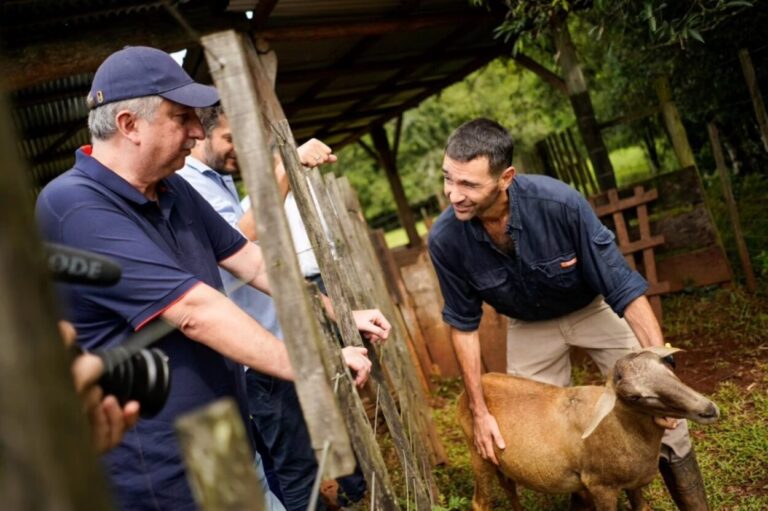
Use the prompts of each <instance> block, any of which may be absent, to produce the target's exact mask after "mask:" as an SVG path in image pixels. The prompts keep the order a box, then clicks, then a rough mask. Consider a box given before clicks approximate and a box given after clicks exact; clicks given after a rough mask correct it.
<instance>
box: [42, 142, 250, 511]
mask: <svg viewBox="0 0 768 511" xmlns="http://www.w3.org/2000/svg"><path fill="white" fill-rule="evenodd" d="M158 199H159V200H158V202H154V201H150V200H148V199H147V198H146V197H145V196H144V195H142V194H141V193H140V192H139V191H138V190H136V189H135V188H134V187H133V186H131V185H130V183H128V182H127V181H125V180H124V179H122V178H121V177H120V176H118V175H117V174H116V173H114V172H112V171H111V170H109V169H108V168H106V167H104V166H103V165H102V164H101V163H99V162H98V161H97V160H96V159H94V158H92V157H90V156H88V155H87V154H86V153H84V152H83V151H78V153H77V161H76V163H75V167H74V168H73V169H71V170H69V171H68V172H66V173H64V174H63V175H61V176H59V177H58V178H56V179H55V180H53V181H52V182H51V183H49V184H48V185H47V186H46V187H45V189H44V190H43V191H42V193H41V194H40V197H39V198H38V201H37V212H36V213H37V220H38V223H39V225H40V229H41V231H42V234H43V237H44V238H45V239H47V240H49V241H55V242H58V243H61V244H64V245H70V246H74V247H78V248H82V249H85V250H91V251H93V252H98V253H101V254H104V255H107V256H109V257H111V258H113V259H115V260H117V261H118V262H119V263H120V264H121V266H122V269H123V273H122V278H121V279H120V281H119V282H118V283H117V284H116V285H114V286H111V287H93V286H83V285H63V286H61V288H62V289H61V290H62V291H63V293H64V294H65V296H66V298H68V300H67V301H68V303H69V308H70V311H69V314H68V315H67V316H68V319H70V320H71V321H72V322H73V323H74V325H75V328H76V329H77V332H78V342H79V343H80V344H82V345H83V346H84V347H86V348H88V349H96V348H108V347H112V346H115V345H118V344H120V343H121V342H123V341H124V340H125V339H126V337H128V336H129V335H130V334H132V333H133V332H134V330H138V329H140V328H141V327H142V326H143V325H144V324H146V323H147V322H148V321H150V320H151V319H152V318H154V317H156V316H158V315H160V314H162V312H163V311H164V310H165V309H166V308H168V307H169V306H170V305H172V304H173V303H174V302H176V301H177V300H179V299H180V298H181V297H182V296H184V294H185V293H187V292H188V291H189V290H190V289H191V288H192V287H194V286H195V285H197V284H198V283H200V282H204V283H206V284H208V285H209V286H212V287H214V288H220V287H221V279H220V277H219V271H218V265H217V261H220V260H222V259H225V258H227V257H229V256H230V255H232V254H234V253H235V252H237V251H238V250H240V249H241V248H242V247H243V246H244V245H245V243H246V240H245V238H243V237H242V236H241V235H240V234H239V233H238V232H237V231H236V230H234V229H233V228H232V227H230V226H229V224H227V222H226V221H224V220H223V219H222V218H221V216H219V214H218V213H216V211H214V210H213V209H212V208H211V206H210V205H209V204H208V203H207V202H206V201H205V199H203V198H202V197H201V196H200V195H199V194H198V193H197V192H196V191H195V190H194V189H193V188H192V187H191V186H190V185H189V184H188V183H187V182H186V181H184V180H183V179H182V178H181V177H179V176H176V175H172V176H169V177H167V178H166V179H164V180H163V181H161V182H160V183H159V185H158ZM156 346H157V347H159V348H160V349H162V350H163V351H164V352H165V353H166V354H167V355H168V358H169V364H170V367H171V390H170V396H169V397H168V401H167V403H166V405H165V407H164V408H163V410H162V411H161V412H160V413H159V414H158V415H156V416H155V417H153V418H151V419H142V420H140V421H139V423H138V425H137V426H136V427H135V428H134V429H133V430H131V431H129V432H128V433H127V434H126V436H125V439H124V441H123V442H122V443H121V444H120V445H119V446H118V447H116V448H115V449H113V450H112V451H110V452H109V453H108V454H107V455H106V456H105V461H106V464H107V466H108V469H109V471H110V473H111V475H112V483H113V485H114V488H115V490H116V494H117V495H116V496H117V497H118V499H119V501H120V504H121V507H122V508H123V509H130V510H143V509H152V510H156V509H179V510H191V509H196V505H195V503H194V500H193V497H192V493H191V491H190V488H189V485H188V483H187V479H186V475H185V471H184V465H183V463H182V460H181V455H180V451H179V445H178V441H177V439H176V435H175V432H174V429H173V423H174V420H175V419H176V418H177V417H178V416H179V415H181V414H184V413H186V412H188V411H190V410H194V409H197V408H199V407H200V406H203V405H205V404H207V403H210V402H212V401H214V400H216V399H218V398H220V397H224V396H231V397H234V398H235V399H236V400H237V402H238V404H240V406H241V410H242V411H244V410H245V407H246V400H245V392H244V390H245V389H244V377H243V369H242V366H241V365H239V364H235V363H233V362H232V361H230V360H229V359H226V358H225V357H223V356H221V355H220V354H219V353H217V352H215V351H214V350H212V349H211V348H209V347H207V346H205V345H204V344H202V343H199V342H195V341H192V340H190V339H189V338H187V337H185V336H184V335H183V334H182V333H181V332H179V331H175V332H173V333H171V334H169V335H167V336H166V337H164V338H163V339H162V340H159V341H158V342H157V344H156Z"/></svg>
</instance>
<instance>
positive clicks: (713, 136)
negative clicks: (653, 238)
mask: <svg viewBox="0 0 768 511" xmlns="http://www.w3.org/2000/svg"><path fill="white" fill-rule="evenodd" d="M707 131H708V132H709V142H710V143H711V144H712V154H713V155H714V157H715V164H716V165H717V173H718V174H719V175H720V184H721V185H722V187H723V196H725V203H726V204H727V205H728V215H729V216H730V217H731V225H732V226H733V237H734V238H735V239H736V248H737V249H738V251H739V258H740V259H741V267H742V269H743V270H744V277H745V278H746V281H747V289H748V290H749V291H750V292H751V293H754V292H755V291H756V290H757V281H756V280H755V273H754V271H753V270H752V261H751V260H750V259H749V250H748V249H747V243H746V241H744V234H743V232H742V230H741V220H740V219H739V208H738V207H737V206H736V200H735V199H734V197H733V190H732V189H731V179H730V177H729V175H728V169H727V168H726V166H725V158H724V157H723V147H722V146H721V145H720V136H719V134H718V132H717V126H716V125H715V123H714V122H710V123H709V124H707Z"/></svg>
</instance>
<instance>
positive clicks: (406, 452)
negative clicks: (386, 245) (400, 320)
mask: <svg viewBox="0 0 768 511" xmlns="http://www.w3.org/2000/svg"><path fill="white" fill-rule="evenodd" d="M251 70H252V71H253V72H254V74H255V81H256V88H257V90H258V91H259V99H260V101H261V102H262V103H263V104H266V105H268V108H267V117H268V120H269V122H270V124H271V125H272V128H273V132H274V134H275V135H276V136H277V138H278V144H279V146H280V151H281V153H282V157H283V164H284V166H285V170H286V172H287V174H288V178H289V179H290V181H291V186H292V188H293V193H294V196H295V198H296V204H297V206H298V207H299V211H300V213H301V216H302V220H303V221H304V224H305V226H306V229H307V234H308V236H309V238H310V240H311V242H312V246H313V249H314V252H315V255H316V256H317V258H318V262H319V264H320V269H321V274H322V275H323V278H324V281H325V283H326V287H327V288H328V290H329V291H330V296H331V298H332V301H333V304H334V312H335V314H336V319H337V322H338V325H339V327H340V330H341V332H342V339H343V341H344V344H346V345H347V346H360V345H361V344H362V343H361V337H360V334H359V332H358V331H357V327H356V325H355V321H354V318H353V316H352V309H351V307H350V304H352V305H356V304H355V303H354V302H353V301H352V300H351V297H352V296H353V294H354V291H355V289H354V284H352V282H354V280H346V281H344V282H342V280H343V279H342V276H343V275H344V274H345V271H348V270H347V268H349V266H350V265H349V264H346V268H345V269H342V267H341V266H340V264H341V258H340V257H338V255H336V256H334V254H333V252H334V251H333V250H331V247H330V245H329V240H328V238H327V236H326V232H325V228H332V227H333V226H334V224H335V216H334V214H333V212H332V211H331V208H329V207H327V208H326V214H325V215H323V216H322V217H321V215H320V214H319V213H318V206H319V205H320V204H321V203H325V202H326V201H327V196H326V194H325V192H324V186H323V183H322V179H320V177H319V174H317V175H316V177H315V179H314V180H312V178H313V176H315V174H316V172H317V171H315V172H310V173H309V174H308V173H307V171H306V169H304V168H303V167H302V165H301V162H300V161H299V157H298V152H297V150H296V143H295V141H294V139H293V134H292V132H291V129H290V126H289V125H288V121H287V120H286V119H285V115H284V113H283V110H282V106H281V105H280V103H279V101H278V99H277V97H276V96H275V94H274V91H273V89H272V87H271V84H269V83H266V81H265V80H264V77H265V76H266V73H265V72H264V70H263V69H262V66H261V63H260V62H259V61H258V60H257V59H251ZM310 181H313V183H310ZM336 242H337V245H336V250H335V252H336V253H337V254H338V252H340V251H343V250H344V248H345V246H344V243H343V240H341V239H337V240H336ZM336 259H339V262H337V261H336ZM356 308H361V307H356ZM366 347H367V348H368V349H369V352H370V354H371V361H372V363H373V369H372V376H373V380H374V382H375V383H376V384H377V386H379V387H380V386H384V392H383V393H382V392H379V393H380V394H381V396H382V397H381V404H382V411H383V413H384V417H385V419H386V420H387V424H388V426H389V428H390V431H391V432H392V435H393V438H394V441H395V444H396V445H397V446H398V455H399V457H400V460H401V463H402V464H403V469H404V471H406V472H408V470H409V467H411V468H410V470H411V473H415V472H414V470H415V467H416V466H417V465H416V463H415V461H414V460H413V459H412V449H411V448H408V444H407V443H406V442H405V433H404V429H403V425H402V422H401V420H400V417H399V416H398V413H397V406H396V404H395V403H394V401H393V400H392V396H391V393H390V392H389V388H388V387H389V386H388V385H387V382H386V379H385V377H384V374H383V372H382V369H381V366H380V364H379V361H378V359H376V357H375V355H374V354H375V353H376V351H375V349H374V348H373V346H371V345H370V344H367V345H366ZM337 348H338V346H337ZM350 397H351V399H353V400H358V401H359V396H358V395H357V394H356V393H354V392H353V393H352V395H351V396H350ZM356 406H358V405H356ZM359 406H360V407H362V404H361V403H359ZM357 426H358V425H357V424H355V426H354V427H357ZM366 445H367V444H359V445H358V447H359V449H358V452H359V450H360V449H363V448H366ZM377 449H378V448H377ZM382 466H383V465H382ZM385 480H386V478H383V477H382V476H380V477H379V481H380V484H381V483H382V482H383V481H385ZM414 485H415V496H416V499H417V502H418V503H419V504H420V505H421V506H422V507H425V506H429V505H431V503H430V502H429V500H428V498H427V494H426V490H425V487H424V484H423V482H421V480H420V479H419V478H416V479H415V480H414Z"/></svg>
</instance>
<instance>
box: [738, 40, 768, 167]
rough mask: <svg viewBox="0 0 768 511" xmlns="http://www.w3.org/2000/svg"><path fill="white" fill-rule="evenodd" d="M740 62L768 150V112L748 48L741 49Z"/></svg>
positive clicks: (765, 147) (767, 149)
mask: <svg viewBox="0 0 768 511" xmlns="http://www.w3.org/2000/svg"><path fill="white" fill-rule="evenodd" d="M739 62H741V70H742V71H743V72H744V80H745V81H746V82H747V88H748V89H749V96H750V97H751V98H752V107H753V108H754V109H755V116H756V117H757V124H758V126H760V138H761V139H762V140H763V149H765V150H766V152H768V114H766V112H765V103H763V96H762V94H760V87H759V85H758V83H757V76H756V75H755V68H754V67H753V66H752V58H751V57H750V56H749V50H747V49H746V48H743V49H741V50H739Z"/></svg>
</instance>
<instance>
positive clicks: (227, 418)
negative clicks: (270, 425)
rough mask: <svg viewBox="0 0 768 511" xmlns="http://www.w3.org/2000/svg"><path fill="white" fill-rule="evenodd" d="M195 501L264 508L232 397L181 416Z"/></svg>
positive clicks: (239, 509) (215, 510) (219, 509)
mask: <svg viewBox="0 0 768 511" xmlns="http://www.w3.org/2000/svg"><path fill="white" fill-rule="evenodd" d="M175 427H176V434H177V436H178V437H179V446H180V447H181V452H182V454H183V456H184V464H185V465H186V467H187V475H188V477H189V484H190V486H192V491H193V492H194V495H195V501H196V502H197V503H198V504H199V505H200V509H202V510H203V511H265V510H266V509H267V504H266V500H265V496H264V489H263V488H262V487H261V484H259V478H258V477H257V475H256V471H255V470H254V466H253V453H252V452H251V449H250V446H249V442H248V439H247V436H246V434H245V428H244V427H243V420H242V418H241V416H240V412H239V411H238V409H237V405H236V404H235V402H234V401H233V400H232V399H231V398H225V399H220V400H218V401H214V402H213V403H211V404H209V405H208V406H206V407H204V408H202V409H200V410H197V411H194V412H190V413H188V414H185V415H183V416H181V417H179V418H178V419H176V425H175Z"/></svg>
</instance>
